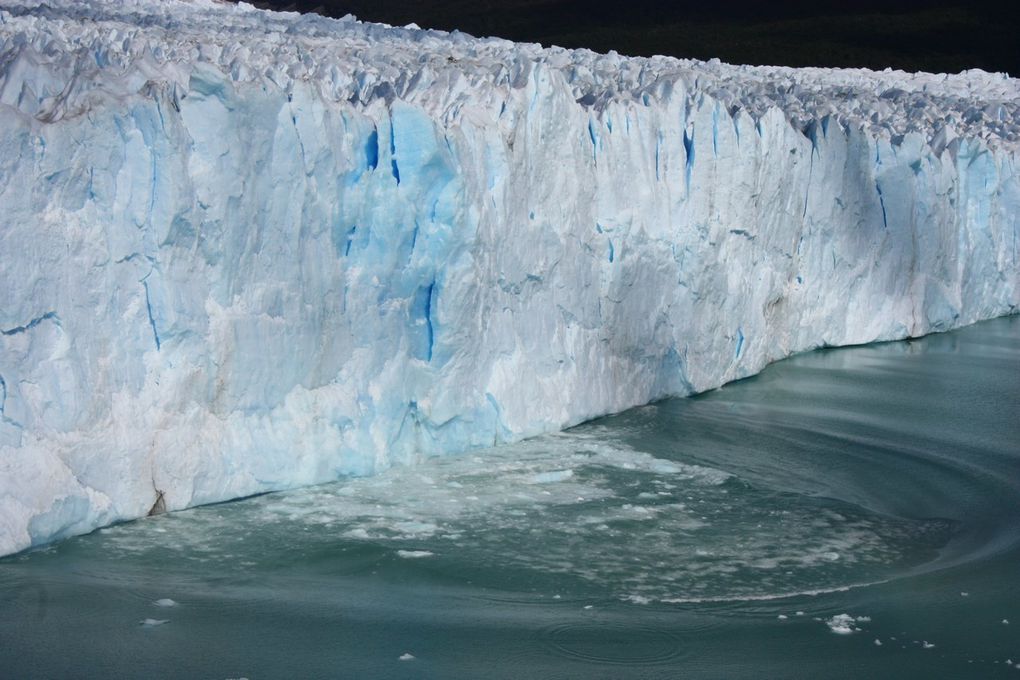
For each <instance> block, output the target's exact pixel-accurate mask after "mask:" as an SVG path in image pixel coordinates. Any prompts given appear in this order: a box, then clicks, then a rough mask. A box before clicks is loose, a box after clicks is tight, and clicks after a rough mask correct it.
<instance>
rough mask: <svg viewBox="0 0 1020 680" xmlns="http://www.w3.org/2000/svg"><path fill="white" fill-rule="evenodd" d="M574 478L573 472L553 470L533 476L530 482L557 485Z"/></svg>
mask: <svg viewBox="0 0 1020 680" xmlns="http://www.w3.org/2000/svg"><path fill="white" fill-rule="evenodd" d="M573 476H574V471H573V470H552V471H550V472H539V473H538V474H535V475H532V476H531V479H529V480H528V481H529V483H531V484H555V483H556V482H565V481H566V480H568V479H570V478H571V477H573Z"/></svg>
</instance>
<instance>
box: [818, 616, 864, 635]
mask: <svg viewBox="0 0 1020 680" xmlns="http://www.w3.org/2000/svg"><path fill="white" fill-rule="evenodd" d="M825 625H827V626H828V627H829V630H831V631H832V632H833V633H837V634H838V635H849V634H850V633H855V632H857V631H859V630H860V628H858V627H857V626H856V625H854V617H852V616H850V615H849V614H836V615H835V616H833V617H832V618H831V619H828V620H827V621H826V622H825Z"/></svg>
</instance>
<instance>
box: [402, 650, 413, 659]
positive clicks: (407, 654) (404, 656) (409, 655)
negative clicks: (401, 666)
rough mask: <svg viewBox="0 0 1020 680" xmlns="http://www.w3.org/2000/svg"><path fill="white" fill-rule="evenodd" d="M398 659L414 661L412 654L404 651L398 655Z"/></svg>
mask: <svg viewBox="0 0 1020 680" xmlns="http://www.w3.org/2000/svg"><path fill="white" fill-rule="evenodd" d="M400 660H401V661H414V654H412V653H411V652H404V653H403V654H401V655H400Z"/></svg>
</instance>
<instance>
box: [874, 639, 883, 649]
mask: <svg viewBox="0 0 1020 680" xmlns="http://www.w3.org/2000/svg"><path fill="white" fill-rule="evenodd" d="M875 646H876V647H881V646H882V641H881V640H879V639H878V638H875Z"/></svg>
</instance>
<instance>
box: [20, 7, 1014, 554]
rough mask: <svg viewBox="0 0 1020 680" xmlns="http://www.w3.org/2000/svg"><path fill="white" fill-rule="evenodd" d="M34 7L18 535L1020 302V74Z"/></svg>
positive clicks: (24, 188)
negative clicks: (822, 64) (795, 65)
mask: <svg viewBox="0 0 1020 680" xmlns="http://www.w3.org/2000/svg"><path fill="white" fill-rule="evenodd" d="M4 5H5V8H4V9H3V10H2V11H0V149H2V151H0V291H2V295H0V329H2V335H0V418H2V422H0V554H3V553H10V552H14V551H17V550H20V549H23V548H25V547H28V546H30V545H32V544H36V543H40V542H44V541H48V540H52V539H54V538H58V537H61V536H66V535H69V534H73V533H80V532H84V531H88V530H90V529H92V528H95V527H97V526H100V525H102V524H105V523H109V522H111V521H115V520H118V519H122V518H132V517H138V516H141V515H144V514H145V513H146V512H147V511H148V510H149V509H150V507H152V505H153V503H154V501H155V500H156V489H159V490H163V491H165V500H166V504H167V506H168V507H169V508H170V509H174V508H183V507H186V506H189V505H194V504H199V503H207V502H210V501H218V500H223V499H228V498H233V497H238V496H243V495H246V494H252V493H256V492H261V491H267V490H272V489H280V488H284V487H290V486H295V485H300V484H309V483H315V482H321V481H325V480H330V479H334V478H336V477H338V476H340V475H345V474H359V475H360V474H369V473H372V472H374V471H377V470H380V469H381V468H384V467H386V466H388V465H390V464H392V463H394V462H406V461H412V460H414V459H416V458H418V457H420V456H423V455H432V454H439V453H450V452H457V451H462V450H465V449H468V448H472V447H481V446H488V445H492V444H495V443H499V442H504V441H508V440H512V439H517V438H520V437H524V436H527V435H533V434H536V433H540V432H545V431H549V430H553V429H557V428H562V427H565V426H568V425H571V424H574V423H578V422H580V421H583V420H585V419H588V418H591V417H593V416H597V415H600V414H605V413H609V412H613V411H619V410H621V409H625V408H627V407H629V406H634V405H637V404H642V403H645V402H648V401H650V400H653V399H656V398H659V397H664V396H667V395H683V394H689V393H692V392H696V391H699V390H706V389H709V388H712V387H716V386H718V385H721V384H722V383H724V382H726V381H729V380H733V379H735V378H740V377H743V376H747V375H751V374H753V373H755V372H756V371H759V370H760V369H761V368H762V367H763V366H765V365H766V364H767V363H769V362H770V361H774V360H776V359H779V358H781V357H785V356H787V355H789V354H791V353H793V352H798V351H802V350H807V349H810V348H813V347H818V346H820V345H842V344H847V343H862V342H870V341H874V340H887V339H894V338H903V337H905V336H912V335H920V334H923V333H927V332H929V331H936V330H945V329H948V328H952V327H954V326H959V325H962V324H966V323H970V322H973V321H976V320H978V319H983V318H987V317H993V316H996V315H1001V314H1006V313H1010V312H1012V311H1014V310H1015V309H1016V307H1017V305H1018V304H1020V290H1018V282H1020V268H1018V266H1017V254H1018V247H1020V246H1018V239H1017V231H1018V221H1020V181H1018V178H1017V148H1018V146H1020V142H1018V128H1020V107H1018V100H1020V86H1018V81H1016V80H1013V79H1009V78H1007V77H1005V76H1001V75H990V74H985V73H981V72H971V73H965V74H961V75H958V76H934V75H927V74H918V75H908V74H904V73H893V72H886V73H873V72H869V71H828V70H791V69H781V68H749V67H733V66H727V65H723V64H719V63H700V62H681V61H676V60H673V59H667V58H654V59H627V58H623V57H619V56H617V55H614V54H611V55H608V56H606V55H597V54H593V53H590V52H586V51H577V52H572V51H566V50H561V49H550V50H543V49H541V48H540V47H538V46H536V45H516V44H512V43H508V42H505V41H500V40H476V39H473V38H470V37H468V36H465V35H460V34H445V33H439V32H423V31H418V30H406V29H391V28H388V27H383V26H378V25H367V24H360V23H357V22H355V21H353V20H344V21H339V22H337V21H330V20H325V19H321V18H317V17H311V16H304V17H302V16H298V15H296V14H273V13H267V12H260V11H256V10H253V9H251V8H249V7H245V6H233V5H224V4H214V3H203V2H193V3H192V2H172V1H170V2H157V1H156V0H137V1H136V2H121V1H119V0H117V1H114V0H110V1H108V2H92V3H78V2H72V1H71V0H59V1H54V0H48V2H47V3H46V4H39V3H37V2H32V1H27V0H19V1H15V2H10V1H7V2H5V3H4Z"/></svg>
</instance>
